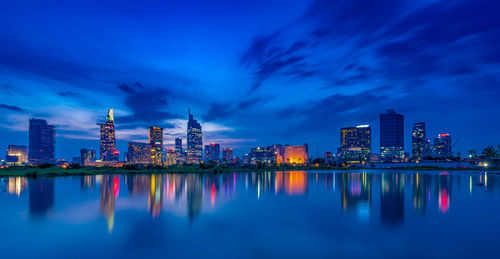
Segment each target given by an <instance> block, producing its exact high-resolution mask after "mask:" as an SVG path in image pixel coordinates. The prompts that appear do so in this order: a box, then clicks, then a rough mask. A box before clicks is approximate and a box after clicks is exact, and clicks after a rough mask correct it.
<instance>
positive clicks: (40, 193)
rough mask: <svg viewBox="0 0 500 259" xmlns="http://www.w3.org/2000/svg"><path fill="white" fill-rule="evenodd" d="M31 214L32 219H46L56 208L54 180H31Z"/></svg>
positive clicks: (29, 185)
mask: <svg viewBox="0 0 500 259" xmlns="http://www.w3.org/2000/svg"><path fill="white" fill-rule="evenodd" d="M28 189H29V214H30V216H31V217H32V218H44V217H46V216H47V214H48V213H49V212H50V211H52V209H53V208H54V178H36V179H33V178H30V179H29V180H28Z"/></svg>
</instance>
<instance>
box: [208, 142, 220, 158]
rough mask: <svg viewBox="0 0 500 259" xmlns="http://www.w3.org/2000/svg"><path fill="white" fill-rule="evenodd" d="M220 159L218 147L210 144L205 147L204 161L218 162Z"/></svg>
mask: <svg viewBox="0 0 500 259" xmlns="http://www.w3.org/2000/svg"><path fill="white" fill-rule="evenodd" d="M219 159H220V145H219V144H215V143H210V145H205V160H206V161H219Z"/></svg>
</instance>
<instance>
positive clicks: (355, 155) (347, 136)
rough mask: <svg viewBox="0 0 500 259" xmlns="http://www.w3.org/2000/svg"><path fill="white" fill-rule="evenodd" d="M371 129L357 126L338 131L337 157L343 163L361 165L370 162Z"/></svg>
mask: <svg viewBox="0 0 500 259" xmlns="http://www.w3.org/2000/svg"><path fill="white" fill-rule="evenodd" d="M371 132H372V128H371V127H370V126H369V125H359V126H356V127H347V128H341V129H340V148H339V152H338V154H339V156H340V157H341V158H342V160H344V161H345V162H349V163H363V162H365V163H366V162H368V161H370V156H371V152H372V137H371V136H372V133H371Z"/></svg>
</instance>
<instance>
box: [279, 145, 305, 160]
mask: <svg viewBox="0 0 500 259" xmlns="http://www.w3.org/2000/svg"><path fill="white" fill-rule="evenodd" d="M307 149H308V147H307V144H304V145H298V146H288V145H286V146H285V153H284V155H283V163H285V164H291V165H292V164H306V163H307V160H308V154H307V151H308V150H307Z"/></svg>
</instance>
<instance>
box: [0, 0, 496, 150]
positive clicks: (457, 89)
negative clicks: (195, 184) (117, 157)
mask: <svg viewBox="0 0 500 259" xmlns="http://www.w3.org/2000/svg"><path fill="white" fill-rule="evenodd" d="M0 10H2V12H1V13H2V19H0V31H1V33H0V48H1V50H2V51H1V52H0V114H1V115H2V120H1V122H0V154H2V155H0V156H1V157H3V156H4V155H3V154H4V150H5V148H6V146H7V145H8V144H27V142H28V134H27V131H28V119H29V118H30V117H37V118H43V119H47V120H48V121H49V123H52V124H55V125H56V126H57V140H56V141H57V147H56V155H57V156H58V157H66V158H70V157H72V156H77V155H78V150H79V149H80V148H83V147H86V148H89V147H93V148H96V149H97V148H98V136H99V135H98V133H99V132H98V130H99V129H98V127H97V126H96V125H95V123H96V122H101V121H103V120H104V119H105V116H106V111H107V109H108V108H114V109H115V116H116V125H117V138H118V147H119V149H120V150H121V151H125V149H126V143H127V142H128V141H131V140H135V141H142V140H146V138H147V130H146V129H147V128H148V127H149V126H151V125H159V126H162V127H164V128H165V130H164V131H165V143H167V144H173V141H174V138H175V137H179V136H181V137H183V138H184V139H185V132H186V131H185V127H186V119H187V110H188V108H189V107H190V108H191V111H192V113H193V114H194V115H195V118H197V119H199V120H200V121H201V122H202V124H203V129H204V141H205V142H207V143H208V142H218V143H221V145H222V146H233V147H235V148H236V150H237V154H243V153H244V152H247V151H248V149H249V148H250V147H254V146H258V145H270V144H275V143H282V144H302V143H309V144H310V149H311V151H312V155H313V156H315V155H316V151H319V153H320V154H321V153H323V152H324V151H326V150H330V151H335V150H336V149H337V147H338V145H339V130H340V127H345V126H354V125H359V124H370V125H371V126H372V127H373V137H372V138H373V142H374V145H373V149H374V150H378V132H379V130H378V127H379V124H378V115H379V114H380V113H381V112H384V111H385V110H387V109H390V108H394V109H396V111H398V112H400V113H402V114H404V115H405V127H406V129H405V132H406V135H407V136H406V138H405V145H406V149H407V150H408V151H409V150H410V142H411V138H410V134H411V127H412V124H413V123H414V122H418V121H425V122H426V123H427V130H428V135H430V136H429V137H431V136H432V135H435V134H437V133H438V132H450V133H451V134H452V137H453V138H454V139H455V140H457V139H460V141H459V142H458V143H457V144H456V146H455V150H454V151H462V153H465V152H466V151H467V150H469V149H478V150H479V149H482V148H483V147H484V146H486V145H488V144H497V143H500V137H499V134H498V128H499V127H500V115H499V114H500V113H499V111H498V110H499V108H500V104H499V103H498V99H499V96H500V84H499V82H500V78H499V77H500V73H499V71H500V48H498V45H500V44H499V43H500V18H499V17H500V3H499V2H498V1H483V0H475V1H383V0H382V1H371V0H369V1H366V0H347V1H329V0H312V1H306V0H300V1H246V2H244V1H190V0H184V1H147V2H144V1H63V2H61V1H2V2H1V3H0Z"/></svg>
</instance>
